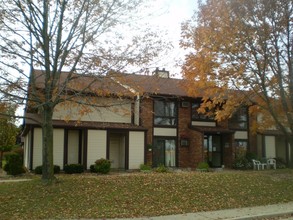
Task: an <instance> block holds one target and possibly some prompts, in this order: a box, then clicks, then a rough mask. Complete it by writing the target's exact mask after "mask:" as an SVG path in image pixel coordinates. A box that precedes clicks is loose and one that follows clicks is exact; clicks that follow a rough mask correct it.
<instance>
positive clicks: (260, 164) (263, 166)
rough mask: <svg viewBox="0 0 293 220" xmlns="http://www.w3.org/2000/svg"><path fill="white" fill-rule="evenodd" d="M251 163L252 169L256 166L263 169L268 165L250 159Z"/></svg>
mask: <svg viewBox="0 0 293 220" xmlns="http://www.w3.org/2000/svg"><path fill="white" fill-rule="evenodd" d="M252 163H253V169H254V170H255V168H257V170H260V169H261V170H264V169H265V166H266V167H268V164H267V163H261V162H260V161H259V160H252Z"/></svg>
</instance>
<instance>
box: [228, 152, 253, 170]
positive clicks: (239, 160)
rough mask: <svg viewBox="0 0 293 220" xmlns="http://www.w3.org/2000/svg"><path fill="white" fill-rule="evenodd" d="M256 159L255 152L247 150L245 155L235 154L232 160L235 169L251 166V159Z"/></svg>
mask: <svg viewBox="0 0 293 220" xmlns="http://www.w3.org/2000/svg"><path fill="white" fill-rule="evenodd" d="M253 159H254V160H255V159H258V158H257V156H256V154H254V153H250V152H247V153H246V154H245V156H237V157H236V158H235V160H234V162H233V168H234V169H236V170H248V169H252V168H253V164H252V160H253Z"/></svg>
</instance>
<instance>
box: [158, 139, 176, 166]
mask: <svg viewBox="0 0 293 220" xmlns="http://www.w3.org/2000/svg"><path fill="white" fill-rule="evenodd" d="M159 165H164V166H166V167H175V166H176V141H175V139H169V138H159V137H156V138H155V139H154V146H153V166H155V167H157V166H159Z"/></svg>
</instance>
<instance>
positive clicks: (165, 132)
mask: <svg viewBox="0 0 293 220" xmlns="http://www.w3.org/2000/svg"><path fill="white" fill-rule="evenodd" d="M154 135H155V136H169V137H175V136H177V129H176V128H154Z"/></svg>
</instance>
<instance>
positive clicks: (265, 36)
mask: <svg viewBox="0 0 293 220" xmlns="http://www.w3.org/2000/svg"><path fill="white" fill-rule="evenodd" d="M193 18H194V19H193V20H191V21H187V22H186V23H184V24H183V25H182V41H181V45H182V47H185V48H188V49H189V50H190V53H189V54H188V55H187V56H186V59H185V64H184V66H183V72H184V77H185V78H187V79H189V80H190V87H189V88H190V93H197V94H198V92H199V91H200V92H201V94H203V97H204V98H203V100H204V103H203V105H202V108H201V110H202V111H205V109H212V108H215V107H216V106H221V108H218V109H217V110H216V119H218V120H222V119H224V118H228V117H231V114H232V113H233V111H235V109H237V107H238V106H240V105H242V104H246V105H251V106H252V107H250V113H252V112H261V113H262V115H263V116H267V117H264V118H263V124H262V126H263V127H268V126H269V127H272V125H275V126H276V127H277V128H278V129H279V130H281V131H282V132H283V134H284V135H285V137H286V139H287V140H289V141H290V142H291V143H292V139H293V136H292V134H293V133H292V132H293V35H292V33H293V32H292V31H293V1H292V0H221V1H218V0H206V1H201V2H200V4H199V9H198V12H197V13H196V14H195V16H194V17H193ZM194 88H197V89H194ZM238 91H245V92H241V93H240V92H238ZM235 107H236V108H235ZM292 156H293V155H292ZM291 158H292V157H291Z"/></svg>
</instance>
